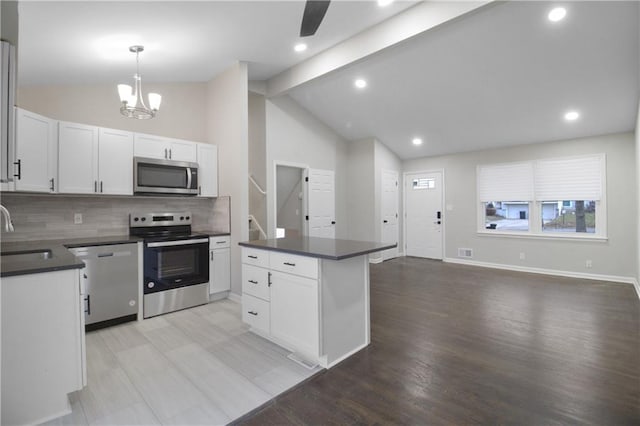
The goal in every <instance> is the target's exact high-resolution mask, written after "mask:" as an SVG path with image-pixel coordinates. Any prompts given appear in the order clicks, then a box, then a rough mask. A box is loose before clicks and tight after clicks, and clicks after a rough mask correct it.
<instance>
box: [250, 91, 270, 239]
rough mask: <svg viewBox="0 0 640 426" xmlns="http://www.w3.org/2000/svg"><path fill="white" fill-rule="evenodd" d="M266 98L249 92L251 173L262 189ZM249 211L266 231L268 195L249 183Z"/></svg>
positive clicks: (265, 181)
mask: <svg viewBox="0 0 640 426" xmlns="http://www.w3.org/2000/svg"><path fill="white" fill-rule="evenodd" d="M265 108H266V106H265V98H264V96H262V95H259V94H256V93H252V92H249V174H250V175H253V177H254V179H255V180H256V181H257V182H258V184H259V185H260V187H261V188H262V189H265V188H266V187H267V145H266V134H265V132H266V129H265V125H266V123H265V119H266V116H265ZM249 213H250V214H252V215H253V216H254V217H255V218H256V219H257V221H258V223H259V224H260V226H262V228H263V229H265V231H266V226H267V197H266V195H263V194H261V193H260V191H258V190H257V189H256V187H255V186H254V185H253V184H249Z"/></svg>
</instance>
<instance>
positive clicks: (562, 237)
mask: <svg viewBox="0 0 640 426" xmlns="http://www.w3.org/2000/svg"><path fill="white" fill-rule="evenodd" d="M478 236H480V237H500V238H525V239H526V238H529V239H534V240H563V241H567V240H569V241H590V242H599V243H604V242H607V241H608V240H609V238H607V237H604V236H598V235H593V234H592V235H575V234H569V235H563V234H559V233H548V234H546V233H545V234H533V233H531V232H526V231H523V232H500V231H484V230H483V231H478Z"/></svg>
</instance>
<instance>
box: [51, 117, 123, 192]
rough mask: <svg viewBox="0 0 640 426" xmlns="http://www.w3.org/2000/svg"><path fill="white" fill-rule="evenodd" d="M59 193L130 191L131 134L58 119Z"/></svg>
mask: <svg viewBox="0 0 640 426" xmlns="http://www.w3.org/2000/svg"><path fill="white" fill-rule="evenodd" d="M58 135H59V136H58V144H59V180H60V185H59V192H61V193H68V194H114V195H132V194H133V133H131V132H127V131H124V130H113V129H105V128H98V127H95V126H87V125H84V124H77V123H67V122H60V124H59V130H58Z"/></svg>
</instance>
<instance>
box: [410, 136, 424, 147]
mask: <svg viewBox="0 0 640 426" xmlns="http://www.w3.org/2000/svg"><path fill="white" fill-rule="evenodd" d="M411 143H412V144H414V145H422V139H420V138H413V139H412V140H411Z"/></svg>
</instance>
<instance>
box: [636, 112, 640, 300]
mask: <svg viewBox="0 0 640 426" xmlns="http://www.w3.org/2000/svg"><path fill="white" fill-rule="evenodd" d="M636 200H637V205H636V207H637V211H636V216H635V217H636V236H637V237H636V283H635V284H636V291H637V292H638V297H640V101H638V120H637V121H636Z"/></svg>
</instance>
